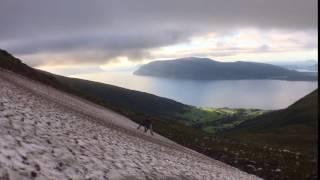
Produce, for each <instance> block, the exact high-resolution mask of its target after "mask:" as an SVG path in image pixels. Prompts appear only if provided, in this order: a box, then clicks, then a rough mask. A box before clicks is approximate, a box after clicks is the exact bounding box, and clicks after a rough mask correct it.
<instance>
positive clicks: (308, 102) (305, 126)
mask: <svg viewBox="0 0 320 180" xmlns="http://www.w3.org/2000/svg"><path fill="white" fill-rule="evenodd" d="M317 100H318V90H315V91H314V92H312V93H310V94H309V95H307V96H305V97H304V98H302V99H300V100H299V101H297V102H296V103H294V104H293V105H291V106H289V107H288V108H286V109H283V110H279V111H274V112H270V113H266V114H264V115H262V116H258V117H257V118H254V119H251V120H248V121H246V122H244V123H242V124H241V125H239V126H237V127H235V128H234V129H231V130H229V131H227V132H224V133H223V134H224V135H226V136H228V137H232V138H237V139H241V140H244V141H254V142H256V143H261V144H272V145H274V146H279V147H282V148H288V149H292V150H295V151H305V153H307V154H310V155H311V154H312V155H315V154H314V153H317V146H316V145H317V142H318V138H317V134H318V101H317Z"/></svg>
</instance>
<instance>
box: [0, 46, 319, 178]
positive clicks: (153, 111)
mask: <svg viewBox="0 0 320 180" xmlns="http://www.w3.org/2000/svg"><path fill="white" fill-rule="evenodd" d="M0 67H3V68H6V69H9V70H12V71H14V72H17V73H19V74H22V75H24V76H26V77H29V78H31V79H35V80H38V81H40V82H43V83H45V84H48V85H51V86H53V87H55V88H57V89H60V90H64V91H67V92H69V93H73V94H75V95H78V96H80V97H83V98H86V99H88V100H91V101H93V102H95V103H98V104H101V105H103V106H105V107H107V108H110V109H113V110H115V111H117V112H119V113H122V114H124V115H126V116H128V117H129V118H131V119H132V120H134V121H137V122H138V121H140V120H142V119H143V118H145V117H146V116H149V115H153V118H154V119H156V121H155V123H154V128H155V130H156V131H157V132H159V133H160V134H162V135H163V136H165V137H168V138H170V139H172V140H174V141H176V142H178V143H180V144H182V145H184V146H186V147H189V148H191V149H194V150H196V151H198V152H201V153H204V154H206V155H208V156H210V157H213V158H215V159H217V160H220V161H223V162H225V163H228V164H231V165H233V166H235V167H238V168H240V169H242V170H244V171H247V172H249V173H253V174H256V175H258V176H261V177H264V178H267V179H305V178H306V177H309V176H310V175H311V174H314V173H315V170H316V169H315V165H314V162H310V161H309V159H308V157H306V156H305V155H303V154H301V155H297V154H295V153H291V152H286V151H281V150H280V149H277V148H273V147H271V146H269V145H264V146H260V145H255V144H250V143H246V142H239V141H232V140H229V139H225V138H217V137H215V136H214V135H212V134H210V133H206V132H204V131H201V129H198V128H192V127H191V126H186V125H185V124H186V122H189V121H190V120H194V119H195V118H197V116H198V115H201V114H204V115H203V117H204V119H200V120H199V121H200V122H203V121H204V122H208V121H209V119H211V118H212V119H214V117H217V116H216V113H221V111H222V112H224V113H226V114H229V115H230V114H235V112H234V110H228V109H224V110H214V109H205V110H199V109H193V108H191V109H190V107H189V106H185V105H183V104H180V103H177V104H176V102H174V101H170V100H168V99H161V98H160V97H157V96H153V95H150V94H146V93H139V92H136V91H129V90H126V89H123V88H118V87H115V86H110V85H103V84H101V83H93V82H89V81H82V80H75V79H70V78H66V79H63V78H62V77H57V76H55V75H52V74H50V73H46V72H42V71H38V70H35V69H33V68H30V67H28V66H26V65H24V64H22V63H21V61H19V60H18V59H16V58H14V57H13V56H11V55H9V54H8V53H7V52H5V51H1V50H0ZM79 82H80V85H79V84H78V83H79ZM75 84H78V86H75ZM102 86H103V87H102ZM78 87H82V88H78ZM97 87H101V88H103V89H101V90H96V88H97ZM104 88H107V89H109V88H110V89H109V90H107V89H104ZM90 89H91V90H90ZM98 91H100V93H98ZM100 94H108V95H106V96H105V97H104V98H101V96H100ZM144 96H149V97H144ZM109 98H111V99H109ZM112 98H113V99H112ZM158 100H159V101H162V103H159V104H158V106H154V103H155V104H157V102H156V101H158ZM137 102H139V103H138V105H139V104H141V106H139V107H136V105H137ZM167 102H169V104H170V103H172V104H173V106H172V107H177V108H176V109H175V110H172V109H171V107H170V108H168V107H166V106H167ZM123 103H125V104H123ZM144 103H147V104H144ZM169 104H168V105H169ZM133 105H134V106H133ZM146 107H149V108H146ZM155 107H157V108H155ZM144 108H146V109H144ZM170 109H171V110H170ZM174 111H176V112H174ZM168 112H170V113H168ZM164 114H165V115H164ZM253 114H254V113H253ZM180 116H185V118H186V119H184V118H182V117H180ZM216 120H217V119H216ZM220 125H221V124H220ZM276 169H281V171H278V170H276Z"/></svg>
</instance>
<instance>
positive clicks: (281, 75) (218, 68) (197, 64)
mask: <svg viewBox="0 0 320 180" xmlns="http://www.w3.org/2000/svg"><path fill="white" fill-rule="evenodd" d="M134 74H135V75H141V76H154V77H163V78H174V79H190V80H242V79H277V80H292V81H298V80H303V81H315V80H317V77H315V76H311V75H309V74H307V73H302V72H298V71H294V70H289V69H285V68H282V67H279V66H275V65H271V64H266V63H258V62H245V61H236V62H219V61H215V60H212V59H209V58H195V57H190V58H182V59H174V60H163V61H153V62H150V63H148V64H145V65H143V66H140V68H139V69H138V70H136V71H135V72H134Z"/></svg>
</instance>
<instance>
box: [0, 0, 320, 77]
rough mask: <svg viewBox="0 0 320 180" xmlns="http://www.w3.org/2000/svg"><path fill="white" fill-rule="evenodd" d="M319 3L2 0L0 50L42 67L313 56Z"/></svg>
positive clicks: (123, 66) (97, 67) (105, 67)
mask: <svg viewBox="0 0 320 180" xmlns="http://www.w3.org/2000/svg"><path fill="white" fill-rule="evenodd" d="M317 4H318V1H317V0H303V1H302V0H228V1H226V0H160V1H159V0H121V1H119V0H54V1H52V0H1V6H0V24H1V27H0V48H1V49H5V50H7V51H9V52H10V53H12V54H14V55H15V56H17V57H19V58H21V59H23V61H24V62H25V63H27V64H28V65H31V66H33V67H36V68H40V69H45V70H49V71H50V70H51V71H53V70H57V69H60V70H61V71H59V72H61V73H60V74H65V73H66V72H68V73H70V72H74V73H76V72H85V73H88V72H96V71H101V70H113V69H116V70H126V69H128V68H131V67H135V66H137V65H139V64H143V63H147V62H150V61H153V60H159V59H174V58H182V57H189V56H194V57H209V58H212V59H215V60H219V61H240V60H241V61H266V62H267V61H275V60H276V61H277V60H279V61H281V60H282V61H289V60H295V61H302V60H309V59H314V60H317V59H318V58H317V56H318V50H317V47H318V40H317V39H318V27H317V24H318V18H317V14H318V8H317V7H318V5H317Z"/></svg>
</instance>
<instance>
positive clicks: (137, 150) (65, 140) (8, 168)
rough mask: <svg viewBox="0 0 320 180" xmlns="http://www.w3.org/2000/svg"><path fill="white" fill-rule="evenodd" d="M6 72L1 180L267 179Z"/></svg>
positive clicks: (0, 73) (0, 108) (0, 103)
mask: <svg viewBox="0 0 320 180" xmlns="http://www.w3.org/2000/svg"><path fill="white" fill-rule="evenodd" d="M136 127H137V125H136V124H135V123H134V122H132V121H131V120H129V119H127V118H125V117H123V116H121V115H119V114H116V113H114V112H112V111H110V110H106V109H103V108H102V107H100V106H97V105H95V104H92V103H90V102H88V101H85V100H82V99H80V98H78V97H75V96H72V95H69V94H66V93H63V92H60V91H57V90H55V89H52V88H50V87H47V86H45V85H42V84H40V83H37V82H34V81H31V80H28V79H25V78H23V77H22V76H19V75H16V74H14V73H11V72H8V71H5V70H2V69H0V179H1V180H2V179H17V180H24V179H39V180H40V179H41V180H42V179H59V180H60V179H61V180H62V179H99V180H100V179H110V180H113V179H114V180H117V179H133V180H134V179H208V180H209V179H210V180H211V179H246V180H250V179H259V178H257V177H256V176H253V175H249V174H247V173H245V172H242V171H240V170H238V169H236V168H233V167H231V166H228V165H226V164H223V163H221V162H219V161H216V160H213V159H210V158H208V157H206V156H203V155H201V154H199V153H197V152H194V151H192V150H190V149H187V148H185V147H182V146H180V145H178V144H176V143H174V142H172V141H170V140H168V139H166V138H164V137H162V136H160V135H156V136H153V137H151V136H150V135H146V134H144V133H141V132H138V131H137V130H136V129H135V128H136Z"/></svg>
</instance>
